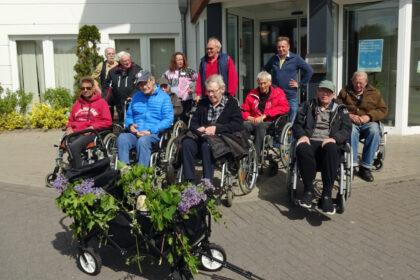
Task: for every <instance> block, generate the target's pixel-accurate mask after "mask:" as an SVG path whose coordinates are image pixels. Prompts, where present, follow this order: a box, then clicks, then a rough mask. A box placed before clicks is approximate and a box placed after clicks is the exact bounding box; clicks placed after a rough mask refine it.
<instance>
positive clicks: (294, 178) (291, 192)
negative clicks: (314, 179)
mask: <svg viewBox="0 0 420 280" xmlns="http://www.w3.org/2000/svg"><path fill="white" fill-rule="evenodd" d="M295 145H296V141H294V142H293V143H292V146H291V150H290V157H291V159H290V163H289V165H288V172H287V177H286V186H287V193H288V196H289V200H290V202H292V203H294V204H296V203H297V199H296V189H297V183H298V179H299V177H300V173H299V169H298V165H297V159H296V155H295V148H296V147H295ZM339 162H340V164H339V166H338V173H337V178H336V181H337V182H338V189H337V197H336V199H333V203H335V204H336V206H337V212H338V213H340V214H342V213H344V211H345V209H346V205H347V200H348V199H349V198H350V196H351V184H352V180H353V160H352V150H351V146H350V144H349V143H346V146H345V151H344V152H343V153H342V154H341V156H340V159H339Z"/></svg>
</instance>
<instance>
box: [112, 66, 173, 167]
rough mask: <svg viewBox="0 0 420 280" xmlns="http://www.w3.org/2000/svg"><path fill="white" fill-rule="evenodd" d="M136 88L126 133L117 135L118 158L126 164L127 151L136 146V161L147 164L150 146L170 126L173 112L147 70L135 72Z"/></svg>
mask: <svg viewBox="0 0 420 280" xmlns="http://www.w3.org/2000/svg"><path fill="white" fill-rule="evenodd" d="M135 84H136V86H137V87H138V88H139V91H138V92H137V93H135V94H134V96H133V98H132V100H131V102H130V105H129V107H128V109H127V112H126V119H125V127H126V128H127V129H128V132H127V133H122V134H120V136H119V137H118V140H117V147H118V160H119V161H121V162H123V163H125V164H129V163H130V158H129V156H130V150H131V149H134V148H135V149H136V151H137V160H138V164H140V165H143V166H150V155H151V151H152V146H153V145H154V144H156V143H158V142H159V140H160V138H161V135H160V133H159V132H160V131H163V130H165V129H167V128H168V127H170V126H171V124H172V122H173V120H174V112H173V108H172V103H171V99H170V98H169V96H168V95H167V94H166V93H165V92H164V91H162V90H161V89H160V88H159V87H158V86H157V85H156V84H155V78H154V77H153V76H152V74H151V73H150V72H149V71H147V70H142V71H140V72H139V73H137V75H136V80H135Z"/></svg>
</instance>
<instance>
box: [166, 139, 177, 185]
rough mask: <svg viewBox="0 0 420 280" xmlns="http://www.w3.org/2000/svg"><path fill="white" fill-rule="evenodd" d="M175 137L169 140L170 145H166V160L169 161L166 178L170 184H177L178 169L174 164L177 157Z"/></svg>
mask: <svg viewBox="0 0 420 280" xmlns="http://www.w3.org/2000/svg"><path fill="white" fill-rule="evenodd" d="M174 140H175V137H174V136H173V137H172V138H171V139H169V141H168V145H167V146H166V154H165V161H166V163H167V167H166V177H167V178H166V179H167V181H168V183H169V184H175V183H176V177H177V176H176V174H177V172H176V170H175V168H174V166H173V164H172V162H173V161H174V159H175V153H176V148H177V147H176V145H175V143H174Z"/></svg>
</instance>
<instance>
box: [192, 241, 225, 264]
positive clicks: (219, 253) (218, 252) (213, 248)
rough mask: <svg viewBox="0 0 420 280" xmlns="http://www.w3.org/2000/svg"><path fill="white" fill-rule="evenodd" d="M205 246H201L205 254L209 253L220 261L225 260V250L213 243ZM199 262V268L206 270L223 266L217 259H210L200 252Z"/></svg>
mask: <svg viewBox="0 0 420 280" xmlns="http://www.w3.org/2000/svg"><path fill="white" fill-rule="evenodd" d="M206 247H207V248H203V250H206V251H208V252H206V253H207V254H210V255H211V256H212V257H213V258H215V259H217V260H219V261H221V262H226V252H225V250H224V249H223V248H222V247H221V246H219V245H217V244H214V243H210V244H208V245H207V246H206ZM199 259H200V263H201V267H200V268H201V269H203V270H206V271H219V270H221V269H222V268H223V263H219V262H217V261H212V260H211V259H210V258H208V257H206V256H204V255H202V254H200V256H199Z"/></svg>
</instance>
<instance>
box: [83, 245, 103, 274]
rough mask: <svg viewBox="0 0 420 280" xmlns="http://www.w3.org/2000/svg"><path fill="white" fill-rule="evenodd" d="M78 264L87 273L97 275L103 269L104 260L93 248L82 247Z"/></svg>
mask: <svg viewBox="0 0 420 280" xmlns="http://www.w3.org/2000/svg"><path fill="white" fill-rule="evenodd" d="M77 266H78V267H79V269H80V270H81V271H83V272H84V273H86V274H89V275H97V274H98V273H99V272H100V271H101V266H102V260H101V257H100V256H99V255H98V254H97V253H96V252H95V251H94V250H93V249H92V248H85V249H80V252H79V254H78V255H77Z"/></svg>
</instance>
